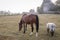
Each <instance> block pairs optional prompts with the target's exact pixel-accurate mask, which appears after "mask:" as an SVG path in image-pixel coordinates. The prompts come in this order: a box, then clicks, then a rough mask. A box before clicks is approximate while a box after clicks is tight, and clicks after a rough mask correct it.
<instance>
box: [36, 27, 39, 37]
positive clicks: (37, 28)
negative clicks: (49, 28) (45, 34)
mask: <svg viewBox="0 0 60 40" xmlns="http://www.w3.org/2000/svg"><path fill="white" fill-rule="evenodd" d="M38 30H39V27H38V26H36V37H38Z"/></svg>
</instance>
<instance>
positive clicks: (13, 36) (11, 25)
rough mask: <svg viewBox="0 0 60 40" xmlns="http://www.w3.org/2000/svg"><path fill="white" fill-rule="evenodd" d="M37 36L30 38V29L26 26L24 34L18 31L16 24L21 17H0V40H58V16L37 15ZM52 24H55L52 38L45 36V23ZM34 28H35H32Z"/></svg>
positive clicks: (59, 19)
mask: <svg viewBox="0 0 60 40" xmlns="http://www.w3.org/2000/svg"><path fill="white" fill-rule="evenodd" d="M38 16H39V35H38V37H36V36H35V32H36V30H35V29H34V34H33V35H32V36H30V35H29V34H30V32H31V27H29V26H30V25H28V29H27V32H26V34H23V29H22V31H21V32H19V31H18V23H19V21H20V19H21V17H22V15H15V16H0V40H60V15H59V14H39V15H38ZM48 22H53V23H55V24H56V30H55V35H54V37H51V36H50V35H47V32H46V23H48ZM34 28H35V26H34Z"/></svg>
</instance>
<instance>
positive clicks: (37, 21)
mask: <svg viewBox="0 0 60 40" xmlns="http://www.w3.org/2000/svg"><path fill="white" fill-rule="evenodd" d="M38 29H39V18H38V15H36V30H37V32H38Z"/></svg>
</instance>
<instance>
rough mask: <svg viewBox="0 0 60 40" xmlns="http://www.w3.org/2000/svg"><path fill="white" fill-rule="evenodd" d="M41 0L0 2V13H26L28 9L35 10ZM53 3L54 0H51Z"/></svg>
mask: <svg viewBox="0 0 60 40" xmlns="http://www.w3.org/2000/svg"><path fill="white" fill-rule="evenodd" d="M42 1H43V0H0V11H8V10H9V11H10V12H13V13H15V12H20V13H21V12H23V11H24V12H28V11H29V10H30V9H34V10H36V8H37V7H38V6H40V5H41V3H42ZM52 1H53V2H55V1H56V0H52Z"/></svg>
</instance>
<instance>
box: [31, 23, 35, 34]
mask: <svg viewBox="0 0 60 40" xmlns="http://www.w3.org/2000/svg"><path fill="white" fill-rule="evenodd" d="M31 29H32V30H31V31H32V32H31V33H30V35H32V34H33V30H34V28H33V24H31Z"/></svg>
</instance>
